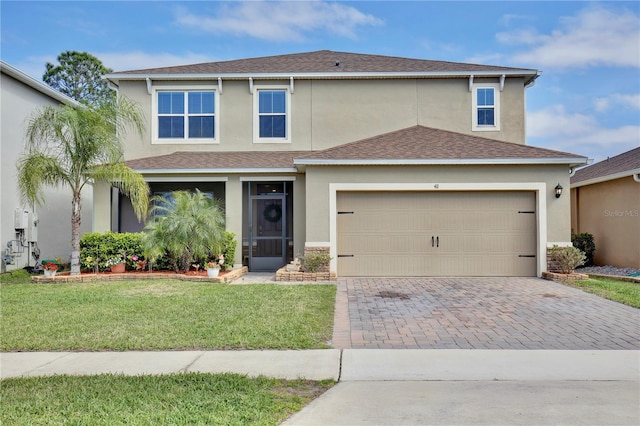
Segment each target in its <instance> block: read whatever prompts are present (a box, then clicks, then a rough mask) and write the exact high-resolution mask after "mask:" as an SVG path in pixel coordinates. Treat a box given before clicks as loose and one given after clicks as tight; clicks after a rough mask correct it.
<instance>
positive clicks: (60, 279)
mask: <svg viewBox="0 0 640 426" xmlns="http://www.w3.org/2000/svg"><path fill="white" fill-rule="evenodd" d="M247 272H249V268H247V267H246V266H243V267H242V268H238V269H233V270H231V271H229V272H228V273H226V274H224V275H220V276H217V277H212V278H209V277H200V276H193V275H183V274H176V273H173V272H167V273H148V274H144V273H128V272H124V273H122V274H83V275H73V276H72V275H67V274H65V275H56V276H55V277H47V278H45V277H44V276H42V275H38V276H35V277H31V282H34V283H85V282H94V281H124V280H130V281H139V280H150V279H165V280H178V281H196V282H208V283H230V282H233V281H235V280H237V279H238V278H240V277H242V276H243V275H246V274H247Z"/></svg>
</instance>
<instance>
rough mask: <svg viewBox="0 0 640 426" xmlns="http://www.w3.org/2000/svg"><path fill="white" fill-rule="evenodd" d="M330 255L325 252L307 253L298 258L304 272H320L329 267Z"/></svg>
mask: <svg viewBox="0 0 640 426" xmlns="http://www.w3.org/2000/svg"><path fill="white" fill-rule="evenodd" d="M329 262H331V256H329V254H327V253H308V254H305V255H304V256H302V257H301V258H300V264H301V265H302V270H303V271H305V272H322V271H326V270H328V268H329Z"/></svg>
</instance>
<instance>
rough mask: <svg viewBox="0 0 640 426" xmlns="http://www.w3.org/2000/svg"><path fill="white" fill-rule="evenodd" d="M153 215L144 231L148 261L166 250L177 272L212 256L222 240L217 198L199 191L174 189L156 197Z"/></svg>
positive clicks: (219, 208)
mask: <svg viewBox="0 0 640 426" xmlns="http://www.w3.org/2000/svg"><path fill="white" fill-rule="evenodd" d="M152 200H153V201H154V202H155V205H154V207H153V209H152V214H153V216H152V217H151V219H150V220H149V221H148V222H147V224H146V226H145V228H144V230H145V236H144V246H145V247H146V248H147V253H148V254H149V256H150V260H152V261H154V262H155V260H156V259H157V258H158V257H161V256H162V255H163V254H165V253H167V254H168V255H169V259H170V261H171V264H172V266H173V269H174V270H175V271H176V272H178V271H179V270H180V269H182V270H184V271H185V272H187V271H189V268H190V267H191V265H192V264H194V263H200V262H204V261H205V260H206V259H207V258H210V257H213V256H216V255H217V254H219V253H220V250H221V249H222V244H223V243H224V241H225V234H224V232H225V231H224V221H225V217H224V212H223V209H222V204H221V202H220V201H219V200H215V199H211V198H209V197H208V196H207V195H206V194H204V193H203V192H200V191H199V190H196V192H189V191H174V192H172V193H171V195H169V196H156V197H153V199H152Z"/></svg>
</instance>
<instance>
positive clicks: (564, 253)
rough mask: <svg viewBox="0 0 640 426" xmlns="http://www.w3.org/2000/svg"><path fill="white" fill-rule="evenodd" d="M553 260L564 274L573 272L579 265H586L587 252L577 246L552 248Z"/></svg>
mask: <svg viewBox="0 0 640 426" xmlns="http://www.w3.org/2000/svg"><path fill="white" fill-rule="evenodd" d="M550 256H551V261H552V262H554V263H555V265H556V267H557V268H558V269H559V270H560V272H561V273H563V274H570V273H572V272H573V271H574V270H575V269H576V268H577V267H578V266H581V265H584V262H585V260H586V258H587V257H586V256H585V254H584V253H583V252H582V251H580V250H579V249H577V248H575V247H558V246H553V247H552V248H551V253H550Z"/></svg>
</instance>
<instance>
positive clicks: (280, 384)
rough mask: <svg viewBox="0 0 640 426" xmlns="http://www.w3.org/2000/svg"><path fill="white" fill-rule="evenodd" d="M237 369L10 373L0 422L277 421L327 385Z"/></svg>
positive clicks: (329, 383)
mask: <svg viewBox="0 0 640 426" xmlns="http://www.w3.org/2000/svg"><path fill="white" fill-rule="evenodd" d="M333 384H334V382H333V381H322V382H313V381H305V380H295V381H287V380H281V379H269V378H264V377H259V378H248V377H246V376H241V375H237V374H215V375H214V374H201V373H185V374H176V375H166V376H136V377H127V376H120V375H98V376H53V377H31V378H13V379H5V380H3V381H2V388H1V389H0V395H1V396H2V410H1V413H0V424H6V425H9V424H11V425H34V424H60V425H66V424H74V425H83V424H84V425H98V426H99V425H158V424H173V425H178V424H208V425H277V424H279V423H281V422H282V421H283V420H285V419H286V418H287V417H289V416H290V415H291V414H293V413H295V412H297V411H299V410H300V409H302V407H303V406H304V405H305V404H307V403H309V402H310V401H311V400H313V399H314V398H316V397H318V396H319V395H321V394H322V393H324V392H325V391H326V390H327V389H329V388H330V387H331V386H333Z"/></svg>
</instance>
